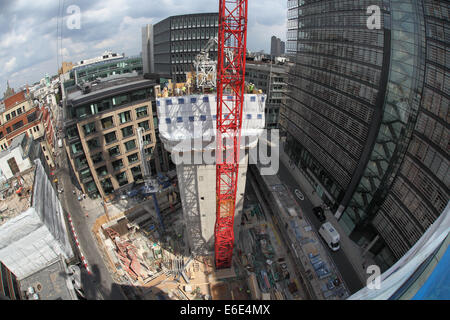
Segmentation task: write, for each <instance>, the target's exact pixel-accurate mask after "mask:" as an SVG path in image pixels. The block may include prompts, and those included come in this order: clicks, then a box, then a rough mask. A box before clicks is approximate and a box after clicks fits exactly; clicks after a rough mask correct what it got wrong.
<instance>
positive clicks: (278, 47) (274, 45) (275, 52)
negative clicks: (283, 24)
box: [270, 36, 285, 57]
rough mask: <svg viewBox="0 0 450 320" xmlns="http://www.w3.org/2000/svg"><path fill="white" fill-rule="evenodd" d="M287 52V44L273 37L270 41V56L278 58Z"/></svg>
mask: <svg viewBox="0 0 450 320" xmlns="http://www.w3.org/2000/svg"><path fill="white" fill-rule="evenodd" d="M284 52H285V43H284V41H281V39H280V38H277V37H275V36H272V38H271V41H270V55H271V56H274V57H278V56H281V55H283V54H284Z"/></svg>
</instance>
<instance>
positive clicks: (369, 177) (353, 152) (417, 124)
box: [280, 0, 450, 268]
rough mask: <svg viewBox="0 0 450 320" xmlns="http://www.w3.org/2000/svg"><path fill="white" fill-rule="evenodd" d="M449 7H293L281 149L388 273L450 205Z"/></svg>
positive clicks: (371, 0)
mask: <svg viewBox="0 0 450 320" xmlns="http://www.w3.org/2000/svg"><path fill="white" fill-rule="evenodd" d="M449 3H450V2H449V1H432V0H390V1H389V0H368V1H345V0H335V1H325V0H324V1H308V0H295V1H288V24H287V25H288V34H287V50H288V53H290V54H292V55H293V57H295V61H296V64H295V67H294V68H292V69H291V70H290V74H289V87H290V92H289V99H288V102H287V103H286V105H284V106H282V108H281V114H280V127H281V128H282V130H283V131H284V132H283V133H284V134H285V136H286V143H285V147H284V149H285V152H286V153H287V154H288V155H289V156H290V158H291V160H293V161H294V163H296V165H297V166H298V167H299V168H300V169H301V170H302V172H303V173H305V175H306V176H307V177H308V180H310V182H311V183H312V184H313V185H314V186H315V187H316V191H317V193H318V194H319V195H320V196H321V197H322V199H323V200H324V202H326V203H327V204H329V205H330V206H331V207H332V209H333V210H334V212H335V215H336V217H337V218H339V222H340V224H341V225H342V227H343V228H344V230H346V232H347V233H348V234H349V235H350V237H351V239H352V240H354V241H355V242H356V243H357V244H358V245H360V246H366V245H368V244H369V243H371V244H372V246H371V249H370V251H371V252H372V254H374V257H375V260H376V261H377V263H378V264H379V265H380V266H382V267H383V268H387V267H388V266H390V265H392V264H393V263H394V262H395V261H396V260H398V259H399V258H400V257H401V256H403V255H404V254H405V253H406V252H407V251H408V250H409V249H410V248H411V246H413V245H414V243H416V242H417V240H418V239H419V238H420V237H421V235H422V234H423V233H424V232H425V231H426V230H427V228H428V227H429V226H430V225H431V224H432V223H433V222H434V221H435V220H436V218H437V217H438V216H439V215H440V214H441V212H442V211H443V210H444V208H445V206H446V205H447V203H448V201H449V186H450V173H449V171H448V165H449V151H450V145H449V137H450V135H449V113H448V106H449V94H450V80H449V78H450V72H449V68H450V54H449V52H450V50H449V43H450V22H449V10H450V9H449V7H450V4H449ZM372 5H376V6H378V7H379V8H380V11H381V17H380V21H381V28H380V29H378V30H377V29H369V28H368V27H367V20H368V18H369V17H370V16H371V14H369V13H367V8H368V7H369V6H372Z"/></svg>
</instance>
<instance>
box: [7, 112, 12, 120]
mask: <svg viewBox="0 0 450 320" xmlns="http://www.w3.org/2000/svg"><path fill="white" fill-rule="evenodd" d="M9 120H11V115H10V114H9V113H8V114H7V115H6V121H9Z"/></svg>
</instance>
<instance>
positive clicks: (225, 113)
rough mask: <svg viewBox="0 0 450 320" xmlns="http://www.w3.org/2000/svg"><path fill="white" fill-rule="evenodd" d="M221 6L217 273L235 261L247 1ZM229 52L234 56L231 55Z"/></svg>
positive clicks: (225, 0)
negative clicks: (235, 222) (235, 223)
mask: <svg viewBox="0 0 450 320" xmlns="http://www.w3.org/2000/svg"><path fill="white" fill-rule="evenodd" d="M219 2H220V3H219V32H218V60H217V123H216V125H217V135H216V224H215V229H214V236H215V264H216V269H224V268H230V267H231V263H232V257H233V245H234V229H233V227H234V214H235V209H236V191H237V181H238V173H239V152H240V144H241V126H242V109H243V106H244V83H245V56H246V48H247V15H248V8H247V7H248V0H219ZM230 52H231V53H232V54H229V53H230ZM224 95H225V96H224ZM224 139H225V142H224Z"/></svg>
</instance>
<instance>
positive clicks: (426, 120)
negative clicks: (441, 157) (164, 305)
mask: <svg viewBox="0 0 450 320" xmlns="http://www.w3.org/2000/svg"><path fill="white" fill-rule="evenodd" d="M415 130H416V131H417V132H419V133H421V134H423V135H424V136H425V137H427V138H428V139H430V140H431V141H433V142H434V143H435V144H436V145H438V146H439V147H440V148H441V150H443V151H444V152H448V142H449V141H450V130H448V124H447V126H446V125H444V124H442V123H441V122H440V121H436V120H435V119H433V118H432V117H430V116H428V115H426V114H425V113H423V112H421V113H420V114H419V117H418V119H417V123H416V127H415Z"/></svg>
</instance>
